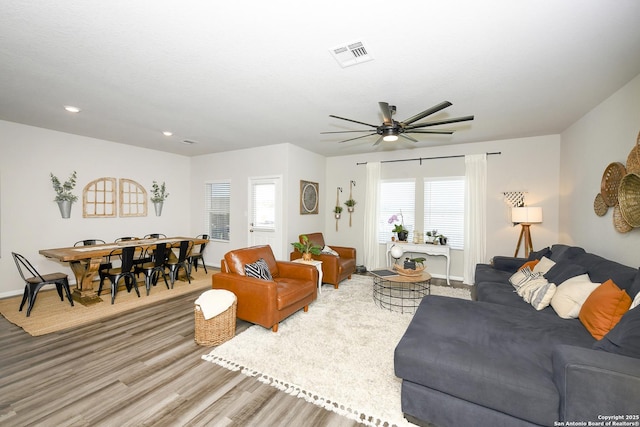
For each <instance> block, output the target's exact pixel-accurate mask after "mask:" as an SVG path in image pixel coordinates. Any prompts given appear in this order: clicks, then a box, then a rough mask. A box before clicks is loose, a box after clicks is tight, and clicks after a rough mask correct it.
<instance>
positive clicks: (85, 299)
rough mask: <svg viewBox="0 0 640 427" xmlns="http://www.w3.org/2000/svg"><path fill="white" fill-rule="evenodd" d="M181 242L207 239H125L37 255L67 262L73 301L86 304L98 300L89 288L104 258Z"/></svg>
mask: <svg viewBox="0 0 640 427" xmlns="http://www.w3.org/2000/svg"><path fill="white" fill-rule="evenodd" d="M183 240H191V241H192V242H193V244H194V246H195V245H200V244H202V243H207V242H209V240H207V239H202V238H194V237H166V238H160V239H138V240H127V241H123V242H118V243H106V244H102V245H90V246H72V247H65V248H54V249H42V250H40V251H39V253H40V255H44V256H45V257H47V258H53V259H56V260H58V261H62V262H68V263H69V265H70V267H71V270H72V271H73V274H74V275H75V277H76V287H75V289H73V292H72V296H73V299H74V300H76V301H78V302H80V303H81V304H84V305H90V304H94V303H98V302H101V301H102V299H100V297H98V294H97V292H96V290H95V289H94V287H93V286H94V285H93V279H94V277H95V276H96V274H97V273H98V268H99V267H100V264H101V263H102V262H103V260H104V257H106V256H108V255H112V254H118V253H119V250H121V249H122V248H124V247H126V246H135V247H136V248H140V250H141V251H144V250H145V249H147V248H150V247H153V246H155V245H157V244H159V243H171V245H172V246H177V245H178V244H179V243H180V242H181V241H183Z"/></svg>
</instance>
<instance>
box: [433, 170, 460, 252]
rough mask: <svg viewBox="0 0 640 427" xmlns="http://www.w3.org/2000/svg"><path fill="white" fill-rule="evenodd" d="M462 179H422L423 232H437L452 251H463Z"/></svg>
mask: <svg viewBox="0 0 640 427" xmlns="http://www.w3.org/2000/svg"><path fill="white" fill-rule="evenodd" d="M464 187H465V179H464V177H447V178H435V179H434V178H425V179H424V230H425V234H426V232H427V231H433V230H438V234H442V235H443V236H446V237H447V244H448V245H449V246H450V247H451V248H452V249H460V250H462V249H464Z"/></svg>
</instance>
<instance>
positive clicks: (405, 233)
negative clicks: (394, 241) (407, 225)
mask: <svg viewBox="0 0 640 427" xmlns="http://www.w3.org/2000/svg"><path fill="white" fill-rule="evenodd" d="M407 237H409V232H408V231H406V230H405V231H398V240H400V241H401V242H406V241H407Z"/></svg>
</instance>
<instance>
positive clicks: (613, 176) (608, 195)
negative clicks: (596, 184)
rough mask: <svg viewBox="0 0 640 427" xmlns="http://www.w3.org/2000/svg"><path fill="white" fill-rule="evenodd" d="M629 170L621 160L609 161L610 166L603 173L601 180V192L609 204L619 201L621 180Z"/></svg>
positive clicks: (613, 204) (612, 204)
mask: <svg viewBox="0 0 640 427" xmlns="http://www.w3.org/2000/svg"><path fill="white" fill-rule="evenodd" d="M626 173H627V170H626V169H625V167H624V165H623V164H622V163H620V162H613V163H609V166H607V168H606V169H605V170H604V173H603V174H602V181H601V182H600V194H602V198H603V199H604V202H605V203H606V204H607V206H615V205H616V204H617V203H618V187H619V186H620V180H622V177H623V176H625V175H626Z"/></svg>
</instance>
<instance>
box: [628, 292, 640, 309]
mask: <svg viewBox="0 0 640 427" xmlns="http://www.w3.org/2000/svg"><path fill="white" fill-rule="evenodd" d="M639 305H640V292H638V294H637V295H636V297H635V298H634V299H633V301H632V302H631V307H629V310H631V309H632V308H634V307H637V306H639Z"/></svg>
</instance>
